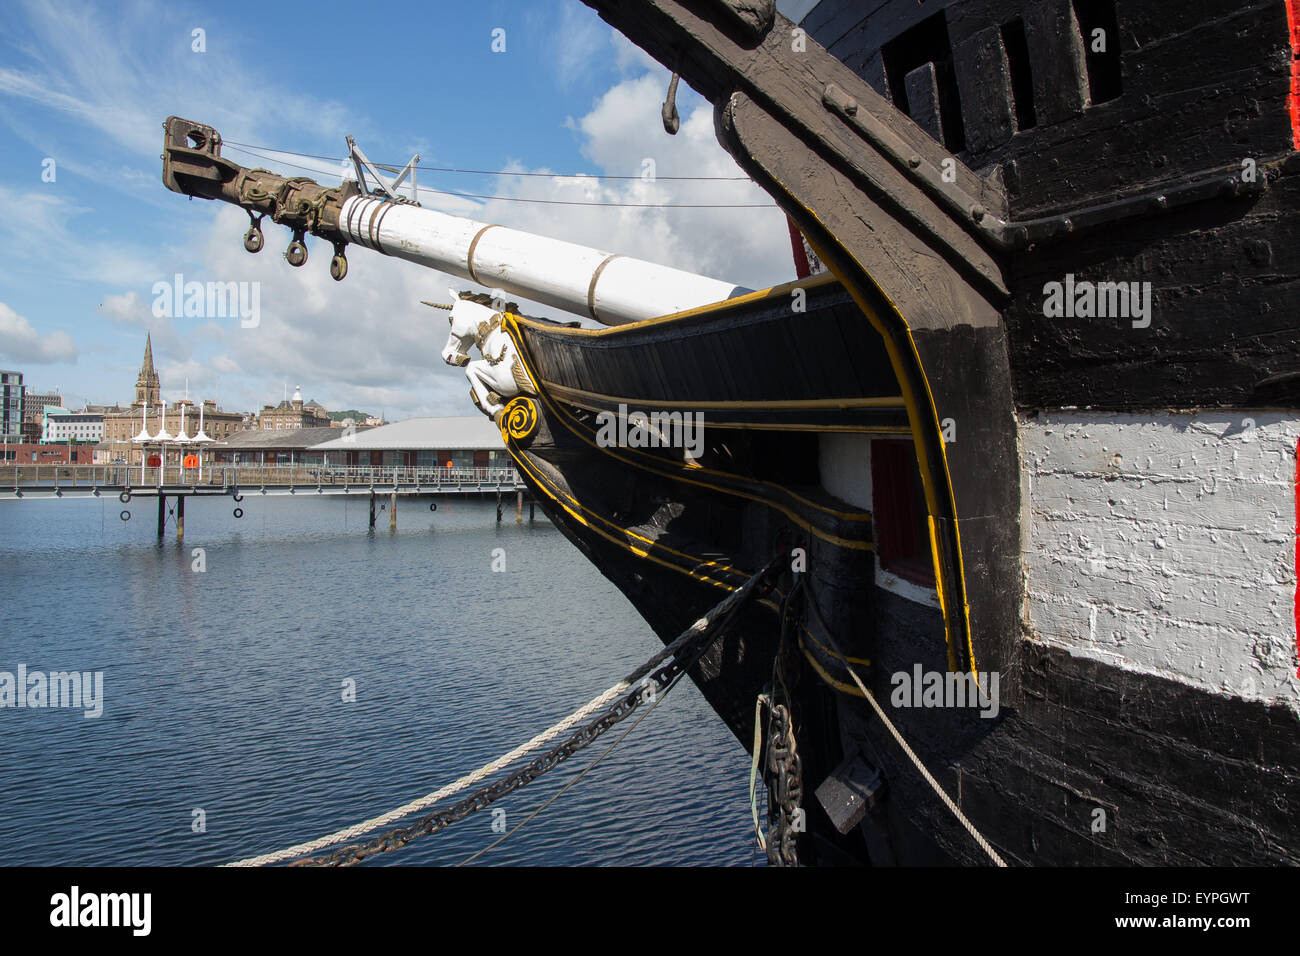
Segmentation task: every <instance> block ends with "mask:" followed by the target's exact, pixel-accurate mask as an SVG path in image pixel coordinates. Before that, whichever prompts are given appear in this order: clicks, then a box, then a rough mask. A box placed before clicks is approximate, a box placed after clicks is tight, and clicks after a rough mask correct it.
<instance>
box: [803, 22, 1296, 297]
mask: <svg viewBox="0 0 1300 956" xmlns="http://www.w3.org/2000/svg"><path fill="white" fill-rule="evenodd" d="M1292 2H1293V0H1287V9H1288V10H1289V9H1290V4H1291V3H1292ZM1295 2H1300V0H1295ZM1291 85H1292V87H1294V86H1295V84H1294V83H1292V84H1291ZM1291 98H1292V99H1296V93H1295V91H1294V89H1293V90H1292V93H1291ZM1293 115H1294V114H1293ZM1297 142H1300V140H1298V141H1297ZM1296 149H1300V145H1298V146H1296ZM785 221H786V223H787V224H788V225H789V226H790V251H791V252H793V253H794V274H795V276H796V277H798V278H800V279H806V278H808V277H809V276H810V275H812V266H811V265H809V263H808V256H807V255H806V254H805V253H804V248H803V233H801V232H800V231H799V227H798V226H796V225H795V224H794V220H793V219H791V218H790V217H789V216H786V217H785Z"/></svg>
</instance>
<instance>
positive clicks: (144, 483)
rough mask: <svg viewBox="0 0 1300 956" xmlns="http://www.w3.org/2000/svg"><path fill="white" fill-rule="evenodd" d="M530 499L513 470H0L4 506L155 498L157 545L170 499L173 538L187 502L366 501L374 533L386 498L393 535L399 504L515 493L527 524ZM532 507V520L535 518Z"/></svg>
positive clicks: (98, 467)
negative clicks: (26, 502)
mask: <svg viewBox="0 0 1300 956" xmlns="http://www.w3.org/2000/svg"><path fill="white" fill-rule="evenodd" d="M526 491H527V488H526V487H525V485H524V483H523V482H522V481H521V480H520V479H519V475H518V473H517V472H516V471H515V470H514V469H513V468H408V467H390V468H344V467H331V466H324V465H215V466H209V467H205V468H202V469H200V468H180V467H176V466H168V467H166V468H148V467H145V468H143V469H142V468H139V467H131V466H128V465H23V464H20V465H8V466H4V467H0V500H4V499H10V500H19V501H22V500H33V499H46V498H105V497H116V498H117V499H118V500H119V501H121V502H122V503H123V504H127V503H129V502H130V501H132V500H133V499H136V498H156V499H157V503H158V537H159V538H161V537H162V536H163V533H164V529H165V527H166V519H167V499H168V498H174V499H175V500H176V510H175V517H176V522H175V524H176V536H177V537H178V538H181V537H184V535H185V499H186V498H192V497H202V498H216V497H221V496H228V497H230V498H231V499H232V500H233V501H235V502H236V503H239V502H241V501H243V500H244V497H245V496H246V495H259V496H268V497H270V496H284V495H295V496H298V497H314V496H322V497H323V496H338V495H348V496H354V497H356V496H366V497H368V498H369V500H370V527H371V528H373V527H374V526H375V510H376V502H377V501H378V499H379V496H380V495H387V496H388V526H389V530H391V531H396V530H397V499H398V497H399V496H407V497H410V496H426V495H450V496H458V497H467V498H489V497H491V496H493V495H495V496H496V500H497V521H500V520H501V500H502V496H503V495H505V494H509V493H510V492H514V493H515V501H516V515H517V518H518V520H520V521H522V520H523V500H524V493H525V492H526ZM531 509H532V505H531V504H530V517H531V515H532V510H531Z"/></svg>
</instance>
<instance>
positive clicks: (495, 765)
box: [225, 681, 632, 866]
mask: <svg viewBox="0 0 1300 956" xmlns="http://www.w3.org/2000/svg"><path fill="white" fill-rule="evenodd" d="M631 686H632V685H630V684H628V683H627V682H626V681H619V682H618V683H617V684H615V685H614V686H612V687H611V688H609V690H607V691H605V692H604V693H603V694H601V695H600V696H599V697H593V698H592V699H591V700H590V701H588V702H587V703H586V704H584V705H583V706H581V707H579V708H578V709H577V710H575V711H574V712H573V713H571V714H570V715H569V716H568V717H565V718H564V719H563V720H561V721H560V722H559V723H556V724H552V725H551V726H550V727H548V728H547V729H546V730H544V731H542V732H541V733H540V734H538V735H537V736H536V737H534V738H533V739H532V740H530V741H528V742H527V743H525V744H521V745H519V746H518V747H516V748H515V749H514V750H512V751H510V752H509V753H507V754H503V755H502V756H500V757H498V758H497V759H496V760H493V761H492V762H491V763H486V764H484V765H483V766H481V767H479V768H478V769H477V770H475V771H474V772H473V773H467V774H465V776H463V777H461V778H460V779H459V780H456V781H455V782H454V783H449V784H447V786H445V787H442V788H440V789H438V790H435V791H434V792H433V793H430V794H428V795H426V796H423V797H420V798H419V799H418V800H412V801H411V802H410V803H406V804H403V805H402V806H400V807H398V808H397V809H395V810H390V811H388V812H387V813H384V814H381V815H379V816H377V817H371V818H370V819H369V820H364V821H362V822H361V823H357V824H354V825H353V826H350V827H345V828H344V829H342V830H336V831H334V832H333V833H331V834H329V835H328V836H323V837H320V838H319V839H316V840H310V841H308V842H307V843H299V844H296V845H294V846H291V847H286V848H285V849H283V850H276V851H275V852H274V853H263V854H262V855H261V856H253V857H249V858H248V859H246V860H239V861H237V862H235V863H227V864H225V865H226V866H267V865H269V864H272V863H282V862H284V861H285V860H292V859H294V858H295V857H299V856H306V855H307V854H309V853H315V852H317V851H318V850H323V849H325V848H326V847H331V846H334V845H336V844H339V843H346V842H347V841H349V840H355V839H356V838H357V837H359V836H364V835H365V834H367V833H370V832H372V831H374V830H378V829H379V828H380V827H386V826H389V825H390V824H393V823H396V822H397V821H398V820H401V819H402V818H403V817H409V816H410V815H411V814H413V813H418V812H420V811H421V810H425V809H428V808H429V807H431V806H433V805H434V804H436V803H438V802H439V801H440V800H445V799H447V797H450V796H451V795H452V794H456V793H459V792H460V791H462V790H464V789H465V788H466V787H472V786H473V785H474V784H476V783H479V782H481V781H483V780H486V779H487V778H488V777H490V776H491V775H492V774H494V773H496V772H497V771H498V770H501V769H504V768H505V767H508V766H509V765H510V764H512V763H514V762H515V761H516V760H518V759H519V758H520V757H522V756H523V755H524V754H526V753H531V752H532V751H534V750H536V749H537V748H538V747H541V746H542V745H543V744H545V743H548V742H550V741H552V740H554V739H555V738H556V737H558V736H560V734H562V733H564V732H565V731H566V730H569V729H571V728H572V727H574V726H575V725H577V724H578V723H580V722H581V721H582V720H583V718H585V717H588V716H590V715H591V714H593V713H595V712H596V711H598V710H600V709H601V708H602V707H604V706H605V705H606V704H608V703H609V702H610V701H612V700H614V698H616V697H618V695H619V694H622V693H624V692H625V691H626V690H627V689H628V688H629V687H631Z"/></svg>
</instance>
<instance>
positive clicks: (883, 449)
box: [871, 438, 934, 587]
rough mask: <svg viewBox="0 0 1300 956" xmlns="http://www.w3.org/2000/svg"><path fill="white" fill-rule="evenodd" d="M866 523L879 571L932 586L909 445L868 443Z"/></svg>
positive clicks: (925, 524) (920, 492)
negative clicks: (868, 519)
mask: <svg viewBox="0 0 1300 956" xmlns="http://www.w3.org/2000/svg"><path fill="white" fill-rule="evenodd" d="M871 519H872V527H873V529H874V531H875V541H876V556H877V557H878V558H879V559H880V567H881V568H882V569H883V570H885V571H888V572H890V573H891V574H896V575H898V576H899V577H900V578H903V579H904V580H905V581H910V582H912V583H913V584H917V585H921V586H922V587H934V561H933V559H932V557H931V554H930V522H929V512H928V511H927V509H926V504H925V491H924V489H923V488H922V486H921V472H920V469H919V467H918V466H917V461H916V451H915V449H914V448H913V447H912V443H911V442H910V441H900V440H897V439H884V438H878V439H875V440H873V441H872V442H871Z"/></svg>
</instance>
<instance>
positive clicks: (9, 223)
mask: <svg viewBox="0 0 1300 956" xmlns="http://www.w3.org/2000/svg"><path fill="white" fill-rule="evenodd" d="M0 209H4V210H5V214H4V216H3V217H0V259H3V261H4V262H5V263H6V264H7V267H8V268H9V269H10V270H12V271H14V272H20V273H21V274H23V275H24V276H26V277H27V278H28V280H29V281H33V282H42V281H44V282H56V281H57V282H62V281H69V280H71V281H87V280H89V281H94V282H102V283H105V284H110V285H113V286H121V285H124V284H125V285H130V284H131V283H133V282H136V283H138V282H142V281H144V280H145V279H146V278H147V277H149V276H151V275H153V274H154V273H155V272H156V271H157V268H156V266H153V265H152V264H151V262H150V258H149V256H148V255H147V254H146V253H144V252H143V251H142V250H140V249H138V248H136V247H134V246H132V245H131V244H130V243H129V242H127V241H125V240H123V239H121V238H114V239H112V240H104V239H94V238H87V237H86V234H85V233H84V232H83V231H82V229H81V227H82V225H83V224H90V225H91V226H94V225H95V215H94V213H95V211H94V210H93V209H90V208H89V207H85V206H78V205H76V204H74V203H72V202H71V201H69V200H68V199H66V198H65V197H64V196H62V195H59V194H56V193H54V192H52V191H50V190H49V189H41V188H37V189H34V190H29V191H25V192H24V191H20V190H17V189H11V188H9V187H6V186H0Z"/></svg>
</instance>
